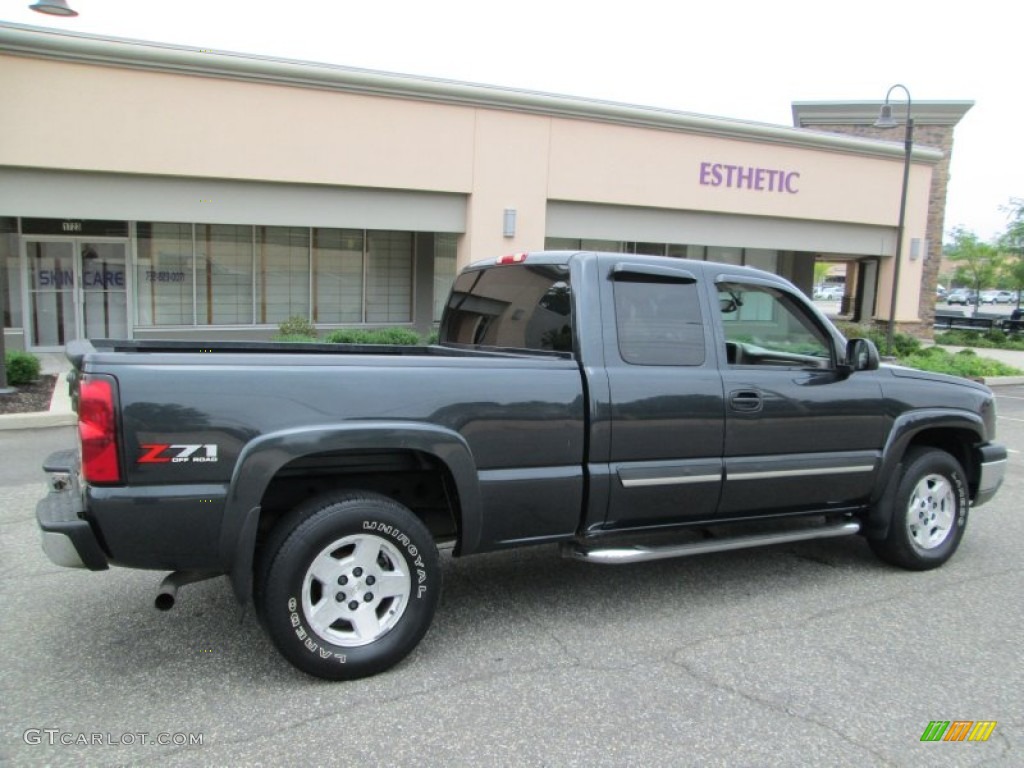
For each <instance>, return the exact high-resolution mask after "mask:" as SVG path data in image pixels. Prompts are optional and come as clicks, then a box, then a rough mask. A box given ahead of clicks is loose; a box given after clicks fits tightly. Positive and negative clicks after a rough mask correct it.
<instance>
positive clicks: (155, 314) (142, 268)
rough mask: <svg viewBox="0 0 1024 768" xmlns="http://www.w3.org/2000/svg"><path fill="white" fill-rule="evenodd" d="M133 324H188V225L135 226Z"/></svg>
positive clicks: (190, 280)
mask: <svg viewBox="0 0 1024 768" xmlns="http://www.w3.org/2000/svg"><path fill="white" fill-rule="evenodd" d="M136 233H137V239H138V258H137V260H136V263H135V286H136V299H135V324H136V325H138V326H154V325H158V326H159V325H192V324H193V323H194V322H195V318H194V316H193V312H192V295H193V292H192V283H193V280H194V275H193V272H192V225H191V224H171V223H163V222H144V221H140V222H139V223H138V224H137V225H136Z"/></svg>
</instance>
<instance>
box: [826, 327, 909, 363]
mask: <svg viewBox="0 0 1024 768" xmlns="http://www.w3.org/2000/svg"><path fill="white" fill-rule="evenodd" d="M837 327H838V328H839V331H840V333H842V334H843V335H844V336H845V337H846V338H848V339H858V338H859V339H870V340H871V341H872V342H874V344H875V346H876V347H878V351H879V352H880V353H881V354H883V355H885V354H888V353H887V351H886V329H885V328H880V327H878V326H874V325H857V324H856V323H839V324H838V325H837ZM922 348H923V345H922V344H921V341H920V339H918V338H916V337H914V336H911V335H910V334H909V333H894V334H893V335H892V354H893V355H894V356H895V357H907V356H908V355H914V354H917V353H918V352H920V351H921V349H922Z"/></svg>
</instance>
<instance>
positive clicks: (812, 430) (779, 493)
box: [716, 276, 886, 517]
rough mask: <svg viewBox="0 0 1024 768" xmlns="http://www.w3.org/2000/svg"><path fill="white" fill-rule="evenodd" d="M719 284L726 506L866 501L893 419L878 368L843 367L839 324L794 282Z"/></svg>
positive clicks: (771, 508)
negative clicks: (884, 408) (831, 326)
mask: <svg viewBox="0 0 1024 768" xmlns="http://www.w3.org/2000/svg"><path fill="white" fill-rule="evenodd" d="M716 289H717V294H716V298H717V300H718V302H719V307H718V313H717V314H718V321H717V323H716V325H717V327H718V332H719V333H720V334H721V342H720V348H719V352H720V354H721V356H722V357H724V360H723V362H722V379H723V383H724V385H725V413H726V418H725V424H726V428H725V484H724V487H723V489H722V501H721V504H720V506H719V516H720V517H732V516H735V515H737V514H747V513H751V512H754V513H757V512H762V513H777V512H800V511H806V510H813V509H840V508H843V507H849V506H852V505H856V504H859V503H863V502H864V500H865V499H866V498H867V496H868V494H869V493H870V491H871V488H872V484H873V481H874V479H875V471H876V470H877V467H878V462H879V459H880V456H881V448H882V443H883V435H884V429H885V418H886V416H885V414H884V413H882V412H881V409H880V408H879V407H878V406H879V403H880V402H881V388H880V387H879V384H878V381H877V375H876V374H875V373H872V372H860V373H854V374H852V375H851V374H849V373H848V372H845V371H843V370H841V369H840V368H839V367H838V362H839V361H838V359H837V357H838V355H839V353H840V351H839V350H838V349H837V345H836V343H835V341H834V339H833V336H832V334H831V333H830V332H829V331H828V330H827V329H826V327H825V325H824V324H823V322H822V321H821V319H820V318H819V317H818V316H817V314H816V313H815V312H813V311H812V310H811V309H810V307H808V305H807V303H806V302H805V301H803V300H802V299H801V298H799V297H798V296H797V295H796V294H795V293H791V292H790V290H789V289H787V288H785V287H780V286H779V285H777V284H774V283H772V282H769V281H761V280H759V279H757V278H753V277H749V278H748V277H736V278H733V277H729V276H723V277H720V278H719V279H718V280H717V285H716Z"/></svg>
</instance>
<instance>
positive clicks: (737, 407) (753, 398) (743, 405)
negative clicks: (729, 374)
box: [729, 389, 764, 413]
mask: <svg viewBox="0 0 1024 768" xmlns="http://www.w3.org/2000/svg"><path fill="white" fill-rule="evenodd" d="M729 405H731V406H732V409H733V410H734V411H742V412H743V413H757V412H758V411H760V410H761V408H762V407H763V406H764V399H763V398H762V397H761V393H760V392H758V391H757V390H756V389H739V390H736V391H735V392H730V393H729Z"/></svg>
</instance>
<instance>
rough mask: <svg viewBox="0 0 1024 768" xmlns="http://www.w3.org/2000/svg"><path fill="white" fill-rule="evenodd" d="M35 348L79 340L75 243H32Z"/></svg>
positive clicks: (29, 247)
mask: <svg viewBox="0 0 1024 768" xmlns="http://www.w3.org/2000/svg"><path fill="white" fill-rule="evenodd" d="M25 247H26V249H27V251H28V280H29V284H28V285H29V299H30V303H31V307H32V317H31V328H30V332H31V339H30V343H31V345H32V346H33V347H41V348H44V349H45V348H51V349H56V348H59V347H63V346H64V345H65V344H66V343H67V342H69V341H71V340H72V339H75V338H78V334H77V324H76V319H75V314H76V311H75V272H76V270H75V244H74V242H72V241H70V240H63V241H47V240H28V241H27V242H26V244H25Z"/></svg>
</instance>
